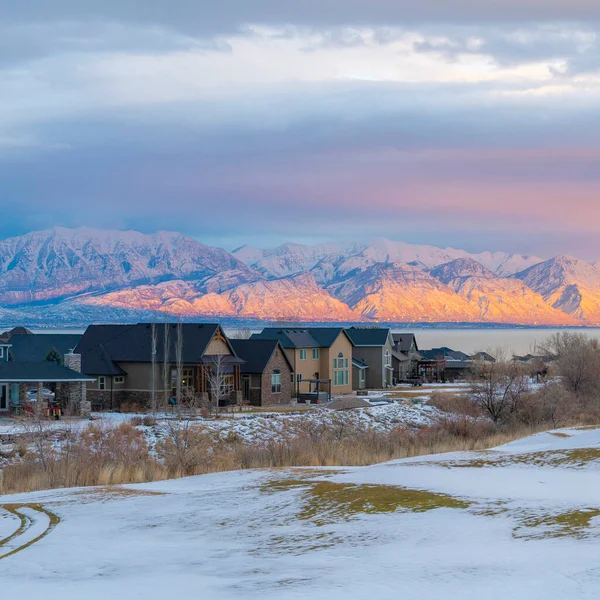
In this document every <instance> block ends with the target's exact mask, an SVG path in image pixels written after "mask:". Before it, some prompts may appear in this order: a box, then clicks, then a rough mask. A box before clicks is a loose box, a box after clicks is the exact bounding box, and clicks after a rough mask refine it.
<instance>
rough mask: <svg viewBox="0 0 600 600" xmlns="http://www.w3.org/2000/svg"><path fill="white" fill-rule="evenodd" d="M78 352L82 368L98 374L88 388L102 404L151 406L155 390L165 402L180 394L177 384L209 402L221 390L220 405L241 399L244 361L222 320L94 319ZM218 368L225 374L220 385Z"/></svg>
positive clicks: (185, 392)
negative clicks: (115, 322) (114, 321)
mask: <svg viewBox="0 0 600 600" xmlns="http://www.w3.org/2000/svg"><path fill="white" fill-rule="evenodd" d="M76 352H78V353H79V354H81V357H82V364H83V371H84V372H85V373H87V374H89V375H93V376H94V377H95V378H96V381H95V382H93V383H90V384H89V385H88V390H87V391H88V396H89V397H90V399H91V401H92V403H93V404H94V405H95V406H97V407H98V408H104V409H119V408H120V407H121V406H122V405H123V404H126V403H129V404H132V403H135V404H139V405H143V406H148V405H150V403H151V400H152V397H153V396H154V398H155V399H156V401H157V403H159V404H162V405H163V406H164V405H165V403H166V401H167V398H166V397H165V396H168V397H169V398H171V397H175V396H177V394H178V390H179V392H180V399H182V400H183V399H189V400H192V399H193V400H194V401H198V402H204V401H208V400H209V399H214V396H215V395H218V396H220V398H219V403H220V404H221V405H224V404H227V403H230V402H235V403H239V402H241V387H240V386H241V381H240V365H241V364H242V363H243V361H242V360H241V359H240V358H238V356H237V355H236V353H235V351H234V349H233V347H232V345H231V343H230V341H229V340H228V339H227V337H226V336H225V334H224V333H223V330H222V329H221V326H220V325H218V324H208V323H203V324H191V323H190V324H188V323H185V324H172V323H159V324H155V325H152V324H151V323H138V324H137V325H91V326H90V327H88V328H87V330H86V332H85V333H84V334H83V336H82V338H81V340H80V342H79V343H78V344H77V348H76ZM178 357H180V360H178ZM179 363H180V366H181V368H180V369H179V368H178V364H179ZM215 373H216V374H219V377H222V379H223V381H221V382H218V385H216V384H215V379H214V378H215ZM223 387H226V389H227V394H226V396H227V397H226V398H223V397H222V393H221V390H222V388H223ZM217 388H218V389H219V391H218V392H217Z"/></svg>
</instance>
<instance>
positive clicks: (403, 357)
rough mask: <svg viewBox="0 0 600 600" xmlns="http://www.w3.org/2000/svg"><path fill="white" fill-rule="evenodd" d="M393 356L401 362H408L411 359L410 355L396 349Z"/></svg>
mask: <svg viewBox="0 0 600 600" xmlns="http://www.w3.org/2000/svg"><path fill="white" fill-rule="evenodd" d="M392 358H393V359H394V358H395V359H396V360H397V361H400V362H407V361H409V360H410V357H409V356H408V355H407V354H402V353H401V352H396V351H395V350H392Z"/></svg>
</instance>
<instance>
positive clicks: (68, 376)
mask: <svg viewBox="0 0 600 600" xmlns="http://www.w3.org/2000/svg"><path fill="white" fill-rule="evenodd" d="M80 337H81V336H79V335H60V334H56V335H54V334H32V333H31V331H29V330H28V329H25V328H24V327H15V328H14V329H12V330H11V331H9V332H5V333H3V334H2V335H1V336H0V413H9V412H12V413H17V414H18V413H21V412H22V411H24V410H25V409H26V408H27V406H29V405H30V404H31V403H33V401H35V402H40V403H42V402H43V404H44V406H45V407H47V405H48V400H49V397H48V396H50V395H51V396H50V397H51V398H52V404H53V405H55V406H57V407H61V408H62V409H63V410H64V411H68V412H70V413H73V414H89V405H88V403H87V399H86V393H85V392H86V385H87V384H88V383H92V382H93V378H91V377H88V376H87V375H83V374H82V373H81V357H80V356H78V355H75V354H73V352H72V350H73V348H74V346H75V345H76V344H77V341H78V340H79V338H80ZM45 389H47V390H48V392H47V394H46V393H44V392H43V390H45Z"/></svg>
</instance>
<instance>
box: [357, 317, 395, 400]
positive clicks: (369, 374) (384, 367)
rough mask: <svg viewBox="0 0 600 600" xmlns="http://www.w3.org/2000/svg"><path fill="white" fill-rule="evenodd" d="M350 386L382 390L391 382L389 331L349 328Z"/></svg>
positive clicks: (391, 339) (391, 343) (391, 347)
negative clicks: (350, 345)
mask: <svg viewBox="0 0 600 600" xmlns="http://www.w3.org/2000/svg"><path fill="white" fill-rule="evenodd" d="M346 333H347V334H348V336H349V337H350V339H351V340H352V343H353V348H352V371H353V378H352V381H353V387H354V389H355V390H361V389H367V388H369V389H382V388H387V387H390V386H392V385H393V383H394V373H393V367H392V352H393V344H394V340H393V338H392V332H391V330H390V329H388V328H383V327H351V328H349V329H346Z"/></svg>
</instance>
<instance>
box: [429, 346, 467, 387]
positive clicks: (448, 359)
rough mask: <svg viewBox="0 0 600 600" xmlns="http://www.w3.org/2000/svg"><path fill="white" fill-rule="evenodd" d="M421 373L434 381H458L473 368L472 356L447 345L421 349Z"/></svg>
mask: <svg viewBox="0 0 600 600" xmlns="http://www.w3.org/2000/svg"><path fill="white" fill-rule="evenodd" d="M419 354H420V355H421V360H420V361H419V374H420V375H421V376H422V377H425V378H426V379H429V380H433V381H456V380H457V379H463V378H464V377H465V376H466V375H467V374H468V372H469V371H470V370H471V369H472V368H473V360H472V359H471V356H470V355H468V354H466V353H465V352H461V351H460V350H452V349H451V348H448V347H446V346H443V347H441V348H432V349H431V350H421V351H420V353H419Z"/></svg>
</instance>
